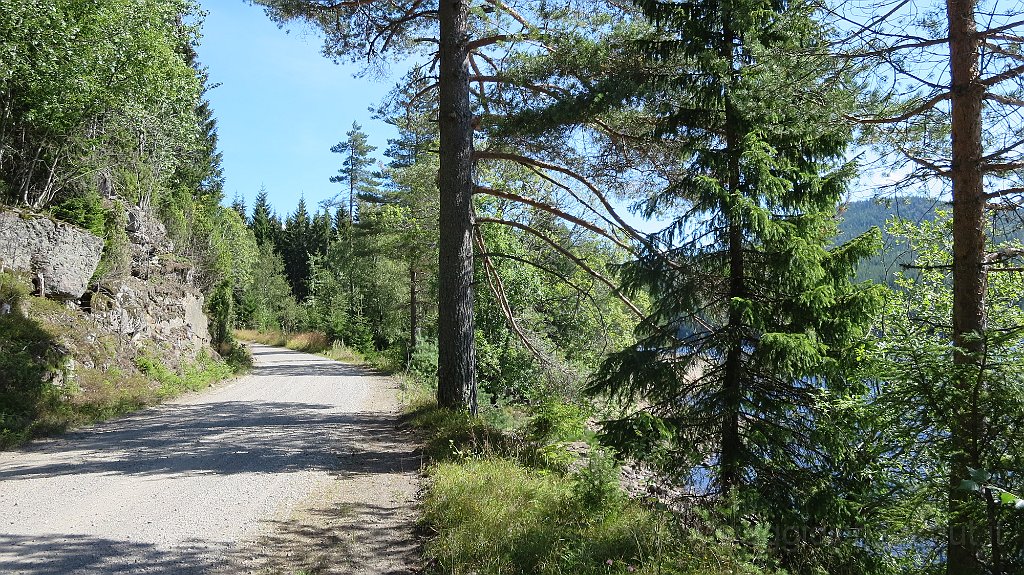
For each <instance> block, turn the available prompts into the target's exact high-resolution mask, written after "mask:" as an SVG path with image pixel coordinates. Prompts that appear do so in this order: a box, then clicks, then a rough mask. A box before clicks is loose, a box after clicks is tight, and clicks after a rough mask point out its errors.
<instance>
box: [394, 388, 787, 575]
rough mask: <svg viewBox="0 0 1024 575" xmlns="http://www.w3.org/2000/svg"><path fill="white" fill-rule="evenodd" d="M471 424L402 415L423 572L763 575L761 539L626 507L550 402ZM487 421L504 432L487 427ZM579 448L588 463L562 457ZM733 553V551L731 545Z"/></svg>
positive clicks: (564, 410) (577, 424)
mask: <svg viewBox="0 0 1024 575" xmlns="http://www.w3.org/2000/svg"><path fill="white" fill-rule="evenodd" d="M488 411H502V410H501V409H500V408H499V409H498V410H493V409H492V410H485V411H484V412H483V413H484V414H485V415H484V416H482V417H471V416H470V415H469V414H468V413H464V412H453V411H449V410H444V409H439V408H437V407H436V405H435V404H433V403H431V402H429V401H422V402H420V403H419V404H417V405H415V406H412V407H411V411H410V412H409V414H408V415H407V417H408V419H409V421H410V423H412V424H413V425H414V426H415V427H417V428H418V429H420V430H421V432H422V435H423V438H424V441H425V453H426V455H427V456H428V459H429V461H431V463H430V465H429V466H428V467H427V468H426V470H425V471H426V475H427V489H426V495H425V497H424V501H423V525H424V528H425V530H426V531H428V532H430V533H432V534H433V536H432V537H431V538H430V540H429V541H428V542H427V543H426V545H425V547H424V555H425V558H426V559H427V560H428V561H429V563H428V565H430V567H429V568H428V570H427V572H428V573H436V574H442V573H443V574H445V575H470V574H473V575H520V574H521V575H527V574H531V575H532V574H537V575H570V574H571V575H576V574H578V575H597V574H611V573H637V574H651V575H653V574H659V575H672V574H675V575H697V574H700V575H725V574H730V575H768V574H770V573H775V571H773V570H772V569H771V568H769V566H765V565H763V563H765V562H766V557H767V555H768V554H767V553H766V552H765V549H766V545H767V533H761V532H750V531H749V530H747V528H746V527H744V528H743V530H740V531H737V530H734V529H732V528H731V527H730V526H729V525H728V524H725V523H723V522H722V521H721V520H720V519H717V518H712V516H711V514H710V513H709V514H707V515H705V516H704V519H703V520H702V521H701V522H699V523H698V524H685V523H684V522H683V520H682V518H680V517H678V516H676V515H675V514H673V513H672V512H670V511H669V510H667V509H666V508H665V507H664V506H662V505H660V504H657V503H656V502H653V501H644V500H638V499H632V498H630V497H628V496H627V495H626V494H625V492H624V491H623V490H622V488H621V487H620V485H619V474H618V468H617V466H616V464H615V462H614V461H613V460H612V457H611V456H610V454H608V453H607V452H606V451H604V450H602V449H601V448H600V447H598V446H596V445H595V444H593V439H592V437H591V436H589V435H588V434H587V433H586V432H585V430H583V429H581V428H582V427H583V426H582V425H581V421H580V419H581V418H585V417H586V414H585V413H583V412H581V411H580V410H579V409H576V408H573V407H571V406H565V405H558V404H557V402H551V403H547V402H546V403H543V404H540V405H537V406H533V407H532V408H531V411H532V413H511V414H508V413H506V414H504V415H497V414H493V413H488ZM493 422H501V423H502V424H507V426H506V427H505V428H499V427H497V426H496V425H495V424H494V423H493ZM581 439H587V440H589V441H590V442H591V445H590V451H589V454H588V455H586V456H584V457H583V458H582V459H581V460H579V456H576V455H574V454H573V453H571V452H568V451H567V450H566V449H565V448H564V446H565V444H566V443H567V442H568V441H576V442H578V441H580V440H581ZM740 541H741V542H742V544H741V543H738V542H740Z"/></svg>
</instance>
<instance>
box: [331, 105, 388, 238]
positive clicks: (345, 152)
mask: <svg viewBox="0 0 1024 575" xmlns="http://www.w3.org/2000/svg"><path fill="white" fill-rule="evenodd" d="M345 136H346V139H345V140H344V141H342V142H338V143H337V144H335V145H334V146H332V147H331V151H332V152H334V153H335V154H341V155H342V157H343V158H344V160H343V161H342V167H341V169H339V170H338V175H337V176H331V182H333V183H340V184H343V185H344V186H345V192H346V193H347V194H348V216H349V223H352V224H354V223H355V222H358V221H359V201H360V200H361V199H363V198H366V197H370V198H373V197H375V196H376V195H377V189H378V187H379V183H378V182H377V178H376V174H374V172H373V171H371V170H370V169H369V168H370V167H371V166H373V164H374V159H373V157H372V156H371V154H372V153H373V152H374V150H376V149H377V147H376V146H371V145H370V144H369V142H368V141H367V136H366V133H365V132H363V129H362V127H361V126H360V125H359V123H358V122H352V129H351V130H349V131H348V132H345ZM340 195H341V194H339V196H340ZM337 198H338V196H335V198H334V199H332V200H331V201H330V203H331V204H335V205H337V204H338V201H337Z"/></svg>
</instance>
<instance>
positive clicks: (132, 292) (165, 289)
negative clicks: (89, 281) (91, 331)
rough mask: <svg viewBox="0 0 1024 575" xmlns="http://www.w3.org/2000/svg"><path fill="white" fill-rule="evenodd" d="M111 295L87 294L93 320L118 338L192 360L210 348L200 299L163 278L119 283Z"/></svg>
mask: <svg viewBox="0 0 1024 575" xmlns="http://www.w3.org/2000/svg"><path fill="white" fill-rule="evenodd" d="M111 287H112V288H113V290H114V291H113V293H106V292H102V291H101V292H100V293H94V294H90V297H89V299H88V302H87V308H88V309H89V311H90V315H91V316H92V318H93V319H94V320H95V321H96V322H98V323H99V324H100V325H102V326H103V327H105V328H106V329H108V330H110V331H112V332H113V333H114V334H116V335H118V336H120V337H121V338H124V339H128V340H131V341H133V342H135V343H137V344H145V343H154V344H157V345H159V346H160V347H162V348H164V349H166V350H168V351H172V352H174V354H175V355H187V356H189V355H190V356H194V355H195V354H196V353H198V352H199V351H200V350H202V349H206V348H207V347H208V346H209V345H210V332H209V331H208V329H207V319H206V315H205V314H204V313H203V296H202V294H200V293H198V292H197V291H195V290H194V289H190V288H187V287H185V286H183V285H181V284H178V283H176V282H173V281H167V280H166V278H159V279H157V278H151V279H150V280H149V281H142V280H139V279H137V278H129V279H125V280H118V281H116V282H114V283H113V285H112V286H111Z"/></svg>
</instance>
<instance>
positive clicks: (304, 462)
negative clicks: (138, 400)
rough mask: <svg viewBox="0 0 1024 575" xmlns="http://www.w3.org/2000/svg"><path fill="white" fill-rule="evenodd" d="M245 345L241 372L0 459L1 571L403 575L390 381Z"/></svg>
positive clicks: (397, 440) (409, 499)
mask: <svg viewBox="0 0 1024 575" xmlns="http://www.w3.org/2000/svg"><path fill="white" fill-rule="evenodd" d="M252 351H253V357H254V360H255V367H254V369H253V372H252V374H251V375H248V376H245V377H243V378H240V379H237V380H235V381H232V382H229V383H227V384H224V385H221V386H218V387H216V388H214V389H212V390H209V391H206V392H203V393H199V394H194V395H191V396H188V397H185V398H182V399H180V400H177V401H173V402H170V403H167V404H164V405H161V406H159V407H156V408H153V409H148V410H144V411H141V412H138V413H136V414H133V415H131V416H129V417H126V418H122V419H119V420H116V421H112V422H108V423H105V424H102V425H98V426H95V427H92V428H89V429H87V430H83V431H80V432H76V433H70V434H67V435H65V436H62V437H61V438H59V439H56V440H50V441H43V442H37V443H34V444H32V445H30V446H29V447H28V448H26V449H24V450H21V451H14V452H7V453H0V573H4V574H8V573H11V574H28V575H57V574H107V573H118V574H127V573H133V574H134V573H140V574H142V573H144V574H166V575H170V574H199V573H212V574H215V575H235V574H240V573H260V574H262V573H267V574H269V573H274V574H279V573H281V574H285V573H295V574H298V573H305V574H308V575H314V574H318V573H325V574H326V573H360V574H362V573H367V574H396V575H397V574H404V573H411V572H413V571H414V568H415V565H416V554H417V549H416V539H415V537H414V535H413V530H414V523H415V507H414V506H415V503H414V500H415V496H416V489H417V469H418V468H419V465H420V460H419V456H418V455H417V454H416V452H415V445H414V442H413V440H412V438H411V437H410V436H409V433H408V432H407V431H403V430H401V429H400V428H399V427H398V415H399V411H398V402H397V390H396V384H395V382H394V381H393V380H391V379H389V378H386V377H380V376H376V375H374V374H372V373H370V372H369V371H368V370H365V369H363V368H359V367H355V366H351V365H347V364H342V363H338V362H334V361H331V360H328V359H326V358H323V357H320V356H316V355H308V354H302V353H298V352H294V351H289V350H284V349H279V348H273V347H267V346H260V345H254V346H252Z"/></svg>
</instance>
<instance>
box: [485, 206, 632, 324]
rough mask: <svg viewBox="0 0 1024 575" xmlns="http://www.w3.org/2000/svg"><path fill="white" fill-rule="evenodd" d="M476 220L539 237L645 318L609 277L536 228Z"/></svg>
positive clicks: (505, 222) (499, 221) (498, 221)
mask: <svg viewBox="0 0 1024 575" xmlns="http://www.w3.org/2000/svg"><path fill="white" fill-rule="evenodd" d="M476 221H477V224H485V223H490V224H501V225H503V226H508V227H511V228H516V229H519V230H522V231H524V232H527V233H529V234H531V235H533V236H535V237H537V238H539V239H540V240H541V241H543V242H544V243H546V244H548V245H549V246H551V247H552V248H554V249H555V251H557V252H558V253H560V254H562V255H563V256H565V257H567V258H569V259H570V260H572V261H573V262H574V263H575V264H576V265H578V266H580V267H581V268H582V269H583V270H584V271H586V272H587V273H588V274H590V275H591V277H594V278H596V279H597V280H598V281H600V282H601V283H603V284H604V285H606V286H608V289H610V290H611V292H612V293H613V294H615V296H616V297H617V298H619V300H621V301H622V303H624V304H626V307H628V308H629V309H630V310H631V311H632V312H633V313H635V314H636V315H637V317H639V318H640V319H645V317H644V313H643V312H642V311H640V308H638V307H636V304H634V303H633V302H632V301H630V300H629V298H627V297H626V296H624V295H623V294H622V292H620V291H619V288H618V286H616V285H615V284H614V283H613V282H612V281H611V280H610V279H608V278H607V277H605V276H604V275H602V274H601V273H599V272H598V271H597V270H595V269H594V268H592V267H590V265H589V264H587V262H585V261H583V259H582V258H580V257H579V256H577V255H576V254H574V253H572V252H571V251H569V250H568V249H566V248H565V247H564V246H562V245H560V244H559V243H558V242H556V241H555V240H553V239H551V238H549V237H548V236H547V235H545V234H543V233H541V232H539V231H538V230H536V229H534V228H532V227H530V226H528V225H526V224H521V223H519V222H513V221H510V220H502V219H498V218H477V220H476Z"/></svg>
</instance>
